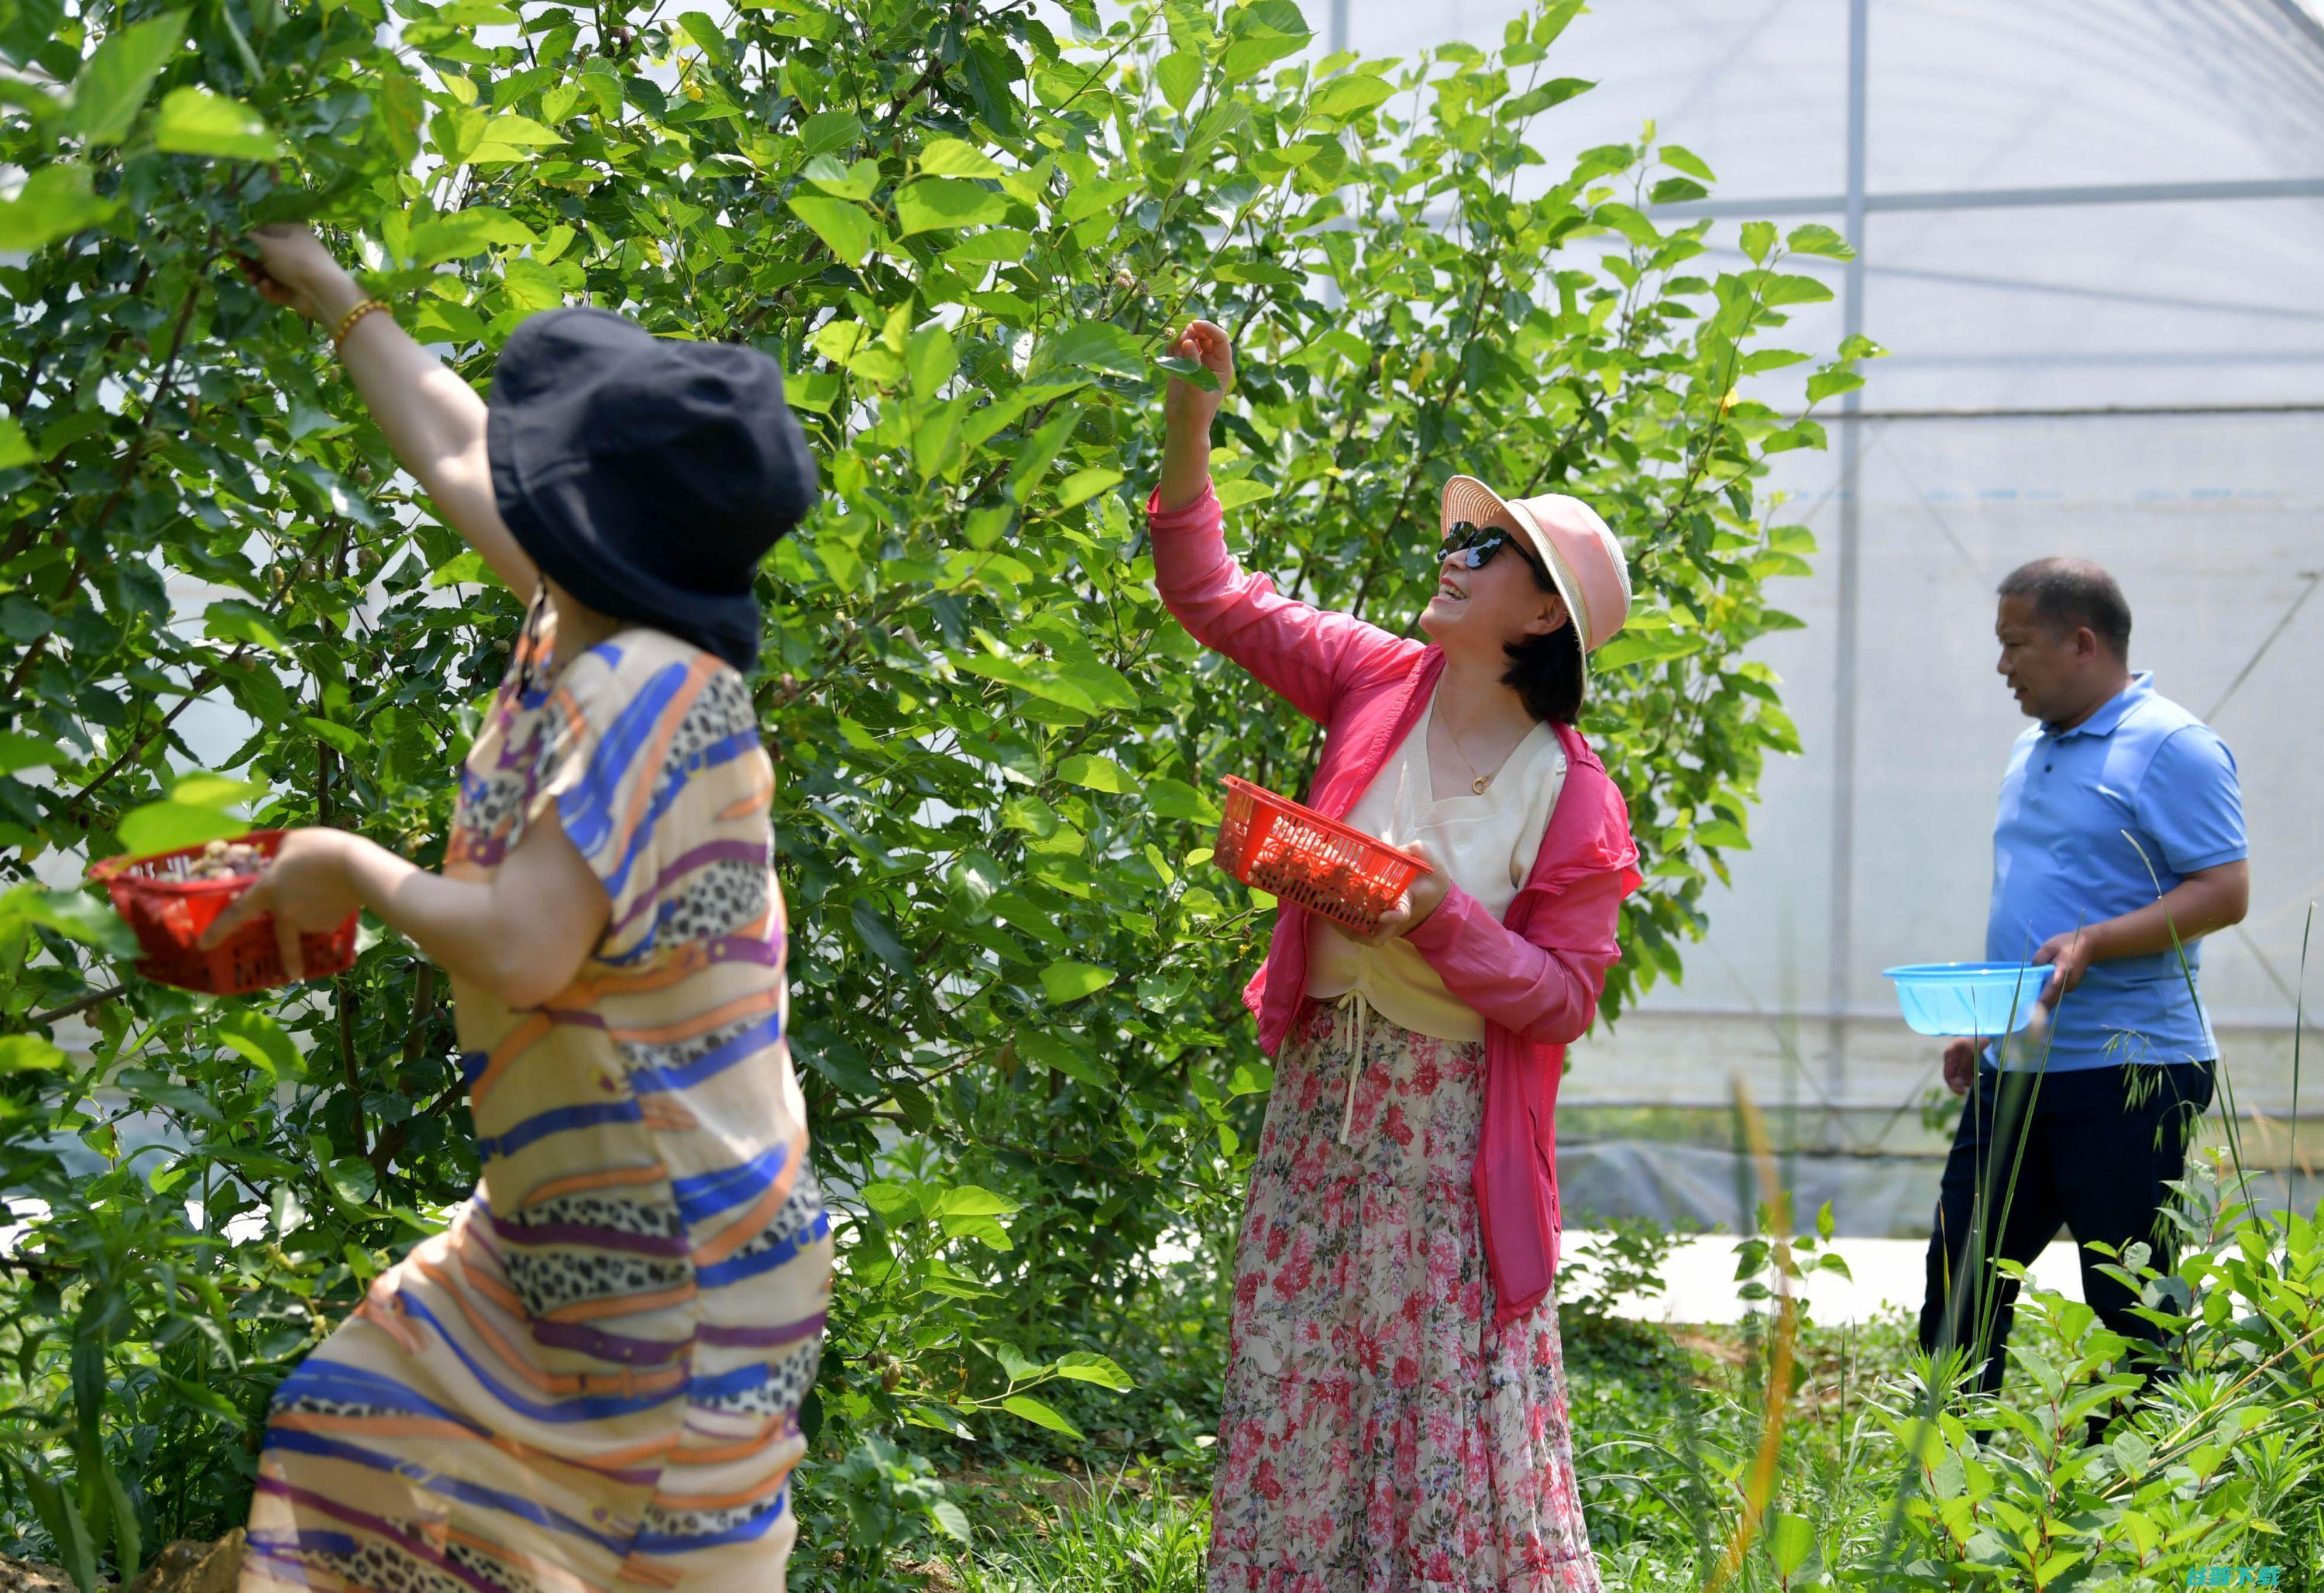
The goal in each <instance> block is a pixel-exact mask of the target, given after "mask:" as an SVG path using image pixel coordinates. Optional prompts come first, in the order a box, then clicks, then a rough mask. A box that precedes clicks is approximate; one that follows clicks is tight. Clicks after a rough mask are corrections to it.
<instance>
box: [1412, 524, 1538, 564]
mask: <svg viewBox="0 0 2324 1593" xmlns="http://www.w3.org/2000/svg"><path fill="white" fill-rule="evenodd" d="M1503 548H1515V549H1516V550H1517V557H1518V558H1520V559H1522V560H1525V561H1526V567H1527V568H1529V569H1530V570H1532V571H1533V572H1534V573H1535V575H1541V574H1543V573H1544V572H1543V570H1542V568H1541V561H1540V560H1537V559H1535V557H1534V556H1533V554H1532V552H1531V551H1529V550H1527V549H1526V546H1525V544H1524V543H1523V542H1520V541H1519V540H1518V539H1517V533H1515V532H1513V531H1508V530H1505V529H1503V528H1502V527H1500V526H1498V525H1480V524H1478V523H1476V522H1475V521H1473V520H1455V521H1454V522H1453V523H1452V525H1451V526H1450V527H1448V528H1447V529H1446V531H1445V533H1444V543H1443V546H1442V547H1441V548H1439V549H1438V550H1437V552H1436V556H1437V557H1438V558H1439V559H1450V558H1451V557H1452V555H1453V554H1455V553H1459V554H1461V555H1462V560H1461V565H1462V568H1463V569H1464V570H1481V569H1483V568H1484V567H1485V566H1486V565H1487V564H1489V563H1490V562H1491V561H1492V559H1493V555H1494V554H1496V553H1498V552H1499V551H1501V550H1502V549H1503Z"/></svg>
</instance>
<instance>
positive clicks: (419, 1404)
mask: <svg viewBox="0 0 2324 1593" xmlns="http://www.w3.org/2000/svg"><path fill="white" fill-rule="evenodd" d="M318 1355H319V1352H318ZM300 1394H313V1395H314V1396H315V1397H317V1398H318V1399H327V1400H337V1401H338V1402H340V1403H343V1404H350V1405H367V1406H370V1407H372V1408H374V1409H375V1410H380V1411H392V1412H397V1413H398V1414H401V1415H406V1416H433V1417H435V1418H437V1419H438V1421H443V1422H452V1423H454V1424H455V1425H457V1426H460V1427H466V1428H467V1429H469V1430H470V1431H474V1432H475V1433H477V1434H479V1435H481V1436H484V1437H489V1436H491V1431H492V1430H491V1429H490V1428H487V1427H484V1426H483V1425H482V1424H481V1423H479V1422H475V1421H474V1420H473V1419H471V1418H469V1417H467V1416H464V1415H462V1414H461V1413H460V1412H457V1411H455V1410H453V1409H451V1408H450V1407H448V1406H446V1405H439V1404H438V1403H436V1402H435V1401H433V1400H431V1399H428V1398H425V1397H423V1396H422V1395H420V1394H414V1393H412V1391H411V1390H410V1388H409V1387H407V1386H406V1385H403V1384H401V1383H398V1382H396V1381H395V1380H394V1379H393V1378H391V1377H385V1376H382V1375H380V1374H379V1373H377V1372H371V1371H366V1370H364V1368H363V1367H361V1366H341V1365H339V1364H338V1363H337V1361H327V1360H322V1359H319V1358H318V1357H309V1358H308V1360H307V1361H306V1362H305V1364H304V1365H302V1366H300V1368H299V1369H298V1370H297V1371H295V1372H293V1373H291V1375H289V1376H288V1377H285V1378H284V1379H283V1380H282V1384H281V1386H280V1387H279V1388H277V1389H276V1390H275V1391H274V1399H273V1404H272V1408H273V1409H274V1410H277V1411H280V1410H281V1407H282V1404H283V1403H284V1401H286V1400H291V1399H296V1398H297V1397H299V1396H300ZM357 1419H358V1420H361V1418H357Z"/></svg>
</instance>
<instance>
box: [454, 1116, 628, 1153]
mask: <svg viewBox="0 0 2324 1593" xmlns="http://www.w3.org/2000/svg"><path fill="white" fill-rule="evenodd" d="M641 1116H643V1114H642V1113H641V1111H640V1110H639V1109H638V1103H637V1102H635V1101H604V1102H593V1103H592V1104H590V1105H588V1106H586V1107H555V1108H553V1109H552V1110H549V1111H547V1112H539V1113H536V1114H534V1115H533V1116H530V1117H527V1118H525V1119H524V1120H523V1121H522V1122H521V1123H519V1124H517V1125H515V1126H514V1127H512V1128H511V1129H510V1130H509V1131H508V1132H507V1133H506V1134H501V1135H478V1136H477V1137H476V1155H477V1158H478V1159H479V1160H480V1161H487V1162H488V1161H490V1160H492V1158H493V1157H494V1156H513V1155H515V1154H516V1153H518V1152H519V1151H521V1150H522V1149H524V1148H525V1146H527V1145H529V1144H532V1143H533V1142H534V1141H536V1140H543V1139H547V1138H548V1137H549V1135H552V1134H565V1133H568V1132H570V1131H571V1130H573V1129H576V1128H595V1126H597V1125H599V1124H601V1123H635V1122H637V1121H638V1120H639V1118H640V1117H641Z"/></svg>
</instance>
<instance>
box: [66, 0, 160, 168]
mask: <svg viewBox="0 0 2324 1593" xmlns="http://www.w3.org/2000/svg"><path fill="white" fill-rule="evenodd" d="M115 15H118V13H115ZM185 35H186V14H185V13H184V12H182V11H172V12H166V13H164V14H161V15H160V16H154V17H148V18H146V19H145V20H144V21H143V22H141V23H130V24H129V25H128V26H127V27H125V28H115V30H114V31H113V32H110V33H108V34H106V38H105V42H104V43H102V44H100V45H98V46H97V53H96V54H95V55H92V56H90V57H89V58H88V65H86V66H84V67H82V68H81V69H80V75H79V76H78V77H77V78H75V79H73V90H72V103H71V104H70V106H69V107H68V108H67V109H66V112H65V128H66V130H67V131H68V132H71V133H78V134H80V135H81V137H82V138H83V139H85V140H86V141H88V143H90V144H119V143H120V142H121V141H122V140H123V139H124V138H125V137H127V136H128V134H129V125H130V123H132V122H134V121H135V120H136V118H137V107H140V106H142V105H143V104H144V103H145V92H146V90H147V89H149V88H152V87H153V79H154V78H155V77H157V76H158V75H160V73H161V68H162V67H163V65H165V64H166V63H167V62H168V60H169V59H170V53H171V51H174V50H176V49H177V48H178V43H179V42H180V40H182V39H183V38H184V37H185Z"/></svg>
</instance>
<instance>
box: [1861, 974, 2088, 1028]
mask: <svg viewBox="0 0 2324 1593" xmlns="http://www.w3.org/2000/svg"><path fill="white" fill-rule="evenodd" d="M1880 971H1881V972H1882V973H1884V974H1886V976H1887V977H1889V978H1892V979H1894V980H1895V981H1896V1000H1897V1001H1898V1003H1899V1004H1900V1005H1903V1007H1904V1022H1906V1023H1909V1024H1911V1025H1912V1026H1913V1028H1914V1031H1915V1032H1917V1033H1923V1034H1975V1035H1983V1036H1986V1037H1987V1038H1988V1039H1989V1038H1992V1037H1994V1036H1997V1035H2001V1034H2010V1033H2015V1032H2016V1031H2018V1030H2020V1029H2023V1028H2024V1027H2025V1025H2026V1024H2027V1023H2031V1022H2032V1021H2033V1004H2034V1001H2035V999H2036V998H2037V997H2039V996H2041V994H2042V985H2043V981H2044V980H2046V979H2047V978H2048V977H2050V970H2049V969H2048V968H2043V967H2040V966H2038V965H2036V964H2033V963H2030V962H1916V963H1912V964H1909V965H1907V966H1905V967H1904V968H1883V969H1881V970H1880Z"/></svg>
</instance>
